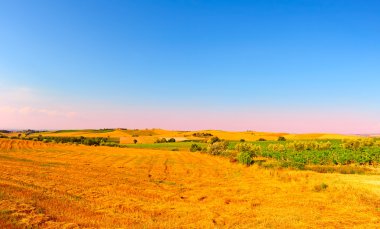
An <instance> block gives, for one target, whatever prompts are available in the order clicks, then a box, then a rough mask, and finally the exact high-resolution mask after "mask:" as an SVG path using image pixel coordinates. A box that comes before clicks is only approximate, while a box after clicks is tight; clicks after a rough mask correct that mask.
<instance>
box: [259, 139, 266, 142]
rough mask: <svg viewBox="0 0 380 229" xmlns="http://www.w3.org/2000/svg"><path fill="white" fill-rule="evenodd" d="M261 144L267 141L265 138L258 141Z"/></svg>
mask: <svg viewBox="0 0 380 229" xmlns="http://www.w3.org/2000/svg"><path fill="white" fill-rule="evenodd" d="M258 141H259V142H265V141H266V139H265V138H259V140H258Z"/></svg>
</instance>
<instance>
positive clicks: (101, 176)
mask: <svg viewBox="0 0 380 229" xmlns="http://www.w3.org/2000/svg"><path fill="white" fill-rule="evenodd" d="M218 136H220V135H219V134H218ZM220 137H222V138H223V136H220ZM0 165H1V170H0V228H18V227H19V228H25V227H39V228H325V227H328V228H353V227H355V228H379V225H380V182H379V180H380V176H378V175H343V174H319V173H315V172H311V171H292V170H286V169H262V168H259V167H257V166H251V167H246V166H243V165H240V164H236V163H231V162H230V161H229V160H228V159H226V158H221V157H215V156H210V155H206V154H201V153H191V152H185V151H176V152H174V151H161V150H149V149H128V148H111V147H90V146H81V145H79V146H74V145H64V144H43V143H41V142H34V141H22V140H8V139H7V140H3V139H0ZM322 183H324V184H327V185H328V187H327V188H326V189H318V187H320V185H321V184H322Z"/></svg>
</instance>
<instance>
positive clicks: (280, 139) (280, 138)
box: [277, 136, 286, 142]
mask: <svg viewBox="0 0 380 229" xmlns="http://www.w3.org/2000/svg"><path fill="white" fill-rule="evenodd" d="M277 141H279V142H281V141H286V138H285V137H283V136H280V137H278V139H277Z"/></svg>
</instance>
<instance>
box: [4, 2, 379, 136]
mask: <svg viewBox="0 0 380 229" xmlns="http://www.w3.org/2000/svg"><path fill="white" fill-rule="evenodd" d="M379 25H380V1H377V0H373V1H371V0H367V1H359V0H261V1H260V0H256V1H238V0H234V1H221V0H218V1H201V0H189V1H185V0H177V1H175V0H173V1H164V0H162V1H161V0H160V1H159V0H156V1H153V0H152V1H145V0H139V1H122V0H119V1H117V0H110V1H108V0H107V1H106V0H104V1H96V0H88V1H84V0H62V1H51V0H46V1H39V0H35V1H26V0H25V1H19V0H12V1H7V0H0V129H3V128H5V129H6V128H22V129H24V128H34V129H73V128H75V129H79V128H116V127H124V128H165V129H194V130H196V129H225V130H259V131H285V132H338V133H374V132H380V27H379Z"/></svg>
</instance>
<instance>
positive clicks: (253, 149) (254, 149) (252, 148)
mask: <svg viewBox="0 0 380 229" xmlns="http://www.w3.org/2000/svg"><path fill="white" fill-rule="evenodd" d="M235 149H236V150H237V151H238V152H240V153H241V152H247V153H248V154H249V155H250V157H257V156H258V155H259V154H260V153H261V146H259V145H253V144H250V143H239V144H237V145H236V146H235Z"/></svg>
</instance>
